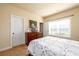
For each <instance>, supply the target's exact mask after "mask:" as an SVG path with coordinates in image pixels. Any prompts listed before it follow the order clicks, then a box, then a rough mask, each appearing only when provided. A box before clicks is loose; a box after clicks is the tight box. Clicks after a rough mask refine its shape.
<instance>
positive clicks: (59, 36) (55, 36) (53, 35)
mask: <svg viewBox="0 0 79 59" xmlns="http://www.w3.org/2000/svg"><path fill="white" fill-rule="evenodd" d="M49 36H53V37H58V38H64V39H70V37H62V36H55V35H49Z"/></svg>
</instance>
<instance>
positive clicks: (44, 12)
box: [13, 3, 79, 17]
mask: <svg viewBox="0 0 79 59" xmlns="http://www.w3.org/2000/svg"><path fill="white" fill-rule="evenodd" d="M13 5H16V6H18V7H21V8H23V9H25V10H27V11H29V12H32V13H36V14H38V15H40V16H42V17H45V16H48V15H53V14H56V13H59V12H62V11H64V10H68V9H70V8H73V7H76V6H78V5H79V4H78V3H16V4H13Z"/></svg>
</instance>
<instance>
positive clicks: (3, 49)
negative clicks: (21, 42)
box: [0, 47, 12, 51]
mask: <svg viewBox="0 0 79 59" xmlns="http://www.w3.org/2000/svg"><path fill="white" fill-rule="evenodd" d="M11 48H12V47H5V48H2V49H0V51H5V50H8V49H11Z"/></svg>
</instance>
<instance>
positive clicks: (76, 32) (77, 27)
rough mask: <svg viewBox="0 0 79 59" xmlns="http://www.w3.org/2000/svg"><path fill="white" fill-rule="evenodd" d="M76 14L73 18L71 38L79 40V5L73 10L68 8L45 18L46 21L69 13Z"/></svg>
mask: <svg viewBox="0 0 79 59" xmlns="http://www.w3.org/2000/svg"><path fill="white" fill-rule="evenodd" d="M72 14H73V15H74V16H72V19H71V39H72V40H78V41H79V7H76V8H73V9H71V10H66V11H63V12H61V13H58V14H55V15H52V16H49V17H46V18H45V19H44V21H45V22H47V21H53V20H56V19H58V18H61V17H64V16H68V15H72Z"/></svg>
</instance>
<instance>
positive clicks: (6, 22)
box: [0, 4, 43, 51]
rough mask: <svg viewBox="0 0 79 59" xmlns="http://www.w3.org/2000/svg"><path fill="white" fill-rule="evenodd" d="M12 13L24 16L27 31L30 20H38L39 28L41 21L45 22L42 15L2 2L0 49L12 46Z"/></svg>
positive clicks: (0, 10)
mask: <svg viewBox="0 0 79 59" xmlns="http://www.w3.org/2000/svg"><path fill="white" fill-rule="evenodd" d="M11 15H16V16H21V17H23V18H24V21H25V22H24V29H25V31H26V29H27V28H28V26H29V22H28V20H35V21H37V22H38V23H37V26H38V29H39V22H43V19H42V17H40V16H39V15H36V14H34V13H32V12H28V11H26V10H24V9H21V8H19V7H16V6H13V5H9V4H0V51H1V50H5V49H9V48H11V36H10V31H11V23H10V22H11Z"/></svg>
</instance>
